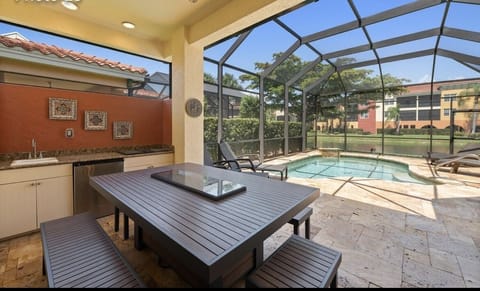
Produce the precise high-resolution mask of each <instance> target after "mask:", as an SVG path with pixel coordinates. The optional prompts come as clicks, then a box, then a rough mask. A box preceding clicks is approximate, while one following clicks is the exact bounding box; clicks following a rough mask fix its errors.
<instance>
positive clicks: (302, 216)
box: [288, 207, 313, 239]
mask: <svg viewBox="0 0 480 291" xmlns="http://www.w3.org/2000/svg"><path fill="white" fill-rule="evenodd" d="M312 213H313V209H312V208H311V207H306V208H305V209H303V210H302V211H300V212H299V213H297V215H295V216H294V217H293V218H292V219H290V221H289V222H288V223H290V224H293V233H294V234H296V235H298V229H299V227H300V224H302V223H303V222H304V221H305V238H306V239H310V216H311V215H312Z"/></svg>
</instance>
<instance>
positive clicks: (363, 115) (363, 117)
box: [360, 111, 368, 119]
mask: <svg viewBox="0 0 480 291" xmlns="http://www.w3.org/2000/svg"><path fill="white" fill-rule="evenodd" d="M360 119H368V111H367V112H362V113H360Z"/></svg>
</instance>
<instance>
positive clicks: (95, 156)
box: [0, 148, 173, 170]
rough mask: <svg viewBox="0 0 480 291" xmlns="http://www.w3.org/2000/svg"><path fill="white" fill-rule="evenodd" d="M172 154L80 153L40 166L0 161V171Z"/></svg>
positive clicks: (166, 150) (165, 152)
mask: <svg viewBox="0 0 480 291" xmlns="http://www.w3.org/2000/svg"><path fill="white" fill-rule="evenodd" d="M171 153H173V149H172V148H165V149H159V150H155V151H151V152H142V153H136V154H128V155H127V154H120V153H118V152H113V151H112V152H102V153H82V154H71V155H60V156H57V159H58V162H53V163H42V164H33V165H21V166H10V164H11V163H12V160H6V161H0V170H10V169H20V168H31V167H42V166H51V165H61V164H72V163H76V162H86V161H97V160H108V159H118V158H127V157H129V158H130V157H140V156H149V155H159V154H171Z"/></svg>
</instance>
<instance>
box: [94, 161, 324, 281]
mask: <svg viewBox="0 0 480 291" xmlns="http://www.w3.org/2000/svg"><path fill="white" fill-rule="evenodd" d="M167 170H180V171H189V172H194V173H198V174H201V175H206V176H209V177H214V178H218V179H222V180H227V181H234V182H236V183H240V184H242V185H245V187H246V190H245V191H242V192H239V193H236V194H233V195H230V196H228V197H225V198H223V199H220V200H213V199H210V198H208V197H204V196H202V195H198V194H197V193H195V192H193V191H190V190H187V189H184V188H182V187H178V186H176V185H172V184H170V183H166V182H164V181H160V180H157V179H154V178H152V177H151V175H152V174H155V173H157V172H163V171H167ZM90 185H91V186H92V187H94V188H95V189H96V190H97V191H98V192H99V193H100V194H101V195H103V196H104V197H105V198H107V199H108V200H109V201H110V202H112V204H114V205H115V207H118V208H119V209H120V211H122V212H124V213H125V214H126V215H128V216H129V217H130V218H132V219H133V220H134V222H135V245H136V247H138V248H140V246H141V245H142V244H146V245H147V246H148V247H150V248H151V249H152V250H154V251H155V252H156V253H157V254H158V255H159V257H161V259H162V261H165V262H166V263H168V265H170V266H171V267H173V268H174V270H175V271H176V272H177V273H178V274H180V275H181V276H182V277H183V278H184V279H185V280H186V281H187V282H188V283H189V284H191V285H192V286H194V287H228V286H232V284H234V283H235V282H237V281H238V280H239V279H242V278H244V277H245V275H246V274H247V273H248V272H249V271H251V270H253V269H254V268H256V267H258V266H259V265H260V264H261V263H262V262H263V255H264V254H263V242H264V240H265V239H267V238H268V237H269V236H271V235H272V234H273V233H274V232H275V231H277V230H278V229H279V228H281V227H282V226H283V225H284V224H286V223H287V222H288V221H289V220H290V219H291V218H292V217H293V216H295V214H296V213H298V212H299V211H301V210H302V209H304V208H305V207H307V206H308V205H309V204H310V203H312V202H313V201H315V199H317V198H318V196H319V194H320V190H319V189H318V188H312V187H307V186H302V185H297V184H293V183H288V182H282V181H278V180H275V179H268V178H265V177H260V176H256V175H249V174H247V173H240V172H235V171H229V170H224V169H218V168H214V167H208V166H203V165H198V164H193V163H184V164H176V165H171V166H166V167H160V168H151V169H146V170H139V171H132V172H124V173H115V174H109V175H103V176H95V177H91V178H90Z"/></svg>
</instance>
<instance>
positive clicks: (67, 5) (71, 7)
mask: <svg viewBox="0 0 480 291" xmlns="http://www.w3.org/2000/svg"><path fill="white" fill-rule="evenodd" d="M62 5H63V7H65V8H67V9H69V10H77V9H78V5H77V4H75V3H73V2H72V1H68V0H64V1H62Z"/></svg>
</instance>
